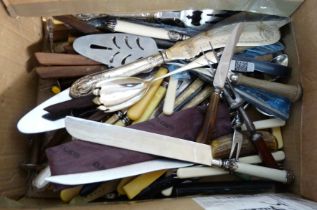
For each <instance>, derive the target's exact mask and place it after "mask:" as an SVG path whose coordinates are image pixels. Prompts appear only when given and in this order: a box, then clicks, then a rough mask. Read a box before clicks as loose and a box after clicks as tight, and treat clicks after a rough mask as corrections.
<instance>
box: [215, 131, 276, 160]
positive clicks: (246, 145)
mask: <svg viewBox="0 0 317 210" xmlns="http://www.w3.org/2000/svg"><path fill="white" fill-rule="evenodd" d="M259 132H261V134H262V135H263V139H264V142H265V145H266V146H267V147H268V148H269V151H275V150H277V149H278V144H277V141H276V139H275V137H274V136H273V135H272V134H271V133H270V132H267V131H259ZM231 147H232V134H229V135H225V136H222V137H220V138H217V139H214V140H212V143H211V148H212V155H213V157H214V158H228V157H229V154H230V150H231ZM255 153H257V151H256V150H255V148H254V146H253V144H252V142H251V141H249V139H248V137H247V136H246V135H243V141H242V150H241V151H240V157H241V156H244V155H249V154H255Z"/></svg>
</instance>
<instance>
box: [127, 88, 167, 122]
mask: <svg viewBox="0 0 317 210" xmlns="http://www.w3.org/2000/svg"><path fill="white" fill-rule="evenodd" d="M165 93H166V87H164V86H161V87H159V89H158V90H157V91H156V93H155V95H154V96H153V98H152V100H151V102H150V103H149V104H148V106H147V107H146V110H145V111H144V113H143V114H142V116H141V117H140V119H138V120H137V121H134V122H133V123H132V124H136V123H140V122H144V121H147V120H149V119H150V117H151V115H152V113H153V112H154V110H155V109H156V107H157V106H158V105H159V103H160V102H161V100H162V99H163V97H164V96H165Z"/></svg>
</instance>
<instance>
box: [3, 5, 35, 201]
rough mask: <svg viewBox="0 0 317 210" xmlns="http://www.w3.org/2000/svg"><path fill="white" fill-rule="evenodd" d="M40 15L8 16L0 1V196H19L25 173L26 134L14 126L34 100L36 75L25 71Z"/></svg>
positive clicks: (29, 62) (23, 185) (23, 188)
mask: <svg viewBox="0 0 317 210" xmlns="http://www.w3.org/2000/svg"><path fill="white" fill-rule="evenodd" d="M40 24H41V23H40V18H17V19H14V18H10V17H8V15H7V12H6V10H5V8H4V6H3V5H2V4H0V26H1V29H0V40H1V41H0V49H1V50H0V64H1V65H0V66H1V68H0V81H1V82H0V109H1V118H0V121H1V122H0V144H1V146H0V195H3V196H4V195H8V196H11V197H16V196H20V195H22V194H23V193H24V191H25V186H26V185H25V181H26V179H25V178H26V174H25V173H23V172H22V171H21V170H20V169H19V164H20V163H21V162H24V161H25V160H26V158H27V150H28V147H27V146H28V145H27V141H26V136H24V135H22V134H19V133H18V132H17V129H16V123H17V121H18V119H19V118H20V117H21V116H22V115H23V114H24V113H25V112H27V111H28V110H29V109H30V108H31V107H32V106H33V105H34V104H35V99H36V88H35V87H36V78H35V74H34V73H29V72H27V70H29V69H30V68H29V65H30V64H31V60H30V55H31V52H32V50H34V49H32V48H33V47H34V45H33V44H34V43H36V42H37V41H38V40H39V39H40V38H41V25H40Z"/></svg>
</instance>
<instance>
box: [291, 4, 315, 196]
mask: <svg viewBox="0 0 317 210" xmlns="http://www.w3.org/2000/svg"><path fill="white" fill-rule="evenodd" d="M316 8H317V1H316V0H305V3H304V4H303V5H302V6H301V7H300V8H299V10H298V11H297V12H296V14H295V15H294V16H293V24H294V32H295V38H296V42H297V43H296V44H297V49H298V53H299V58H300V59H299V61H300V62H299V68H300V71H301V83H302V86H303V89H304V96H303V99H302V109H301V112H302V118H301V123H302V127H301V129H300V130H297V132H298V133H301V136H300V142H301V158H300V162H301V168H300V175H301V183H300V184H301V187H300V193H301V194H302V195H303V196H304V197H306V198H309V199H312V200H315V201H317V179H316V177H317V165H316V163H317V152H316V151H317V140H316V132H317V70H316V67H317V59H316V50H317V39H316V34H317V22H316V17H317V13H316ZM294 132H296V131H294Z"/></svg>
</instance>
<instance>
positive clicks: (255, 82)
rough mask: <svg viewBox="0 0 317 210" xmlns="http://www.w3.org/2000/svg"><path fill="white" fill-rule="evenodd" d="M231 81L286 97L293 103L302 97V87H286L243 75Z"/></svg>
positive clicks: (234, 77)
mask: <svg viewBox="0 0 317 210" xmlns="http://www.w3.org/2000/svg"><path fill="white" fill-rule="evenodd" d="M231 79H232V81H233V82H234V83H235V84H239V85H247V86H251V87H254V88H259V89H262V90H265V91H268V92H270V93H273V94H276V95H279V96H283V97H286V98H288V99H289V100H290V101H291V102H295V101H297V100H298V99H299V98H300V97H301V96H302V88H301V86H300V85H286V84H282V83H278V82H269V81H266V80H261V79H255V78H252V77H247V76H244V75H242V74H239V75H237V76H236V75H234V76H231Z"/></svg>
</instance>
